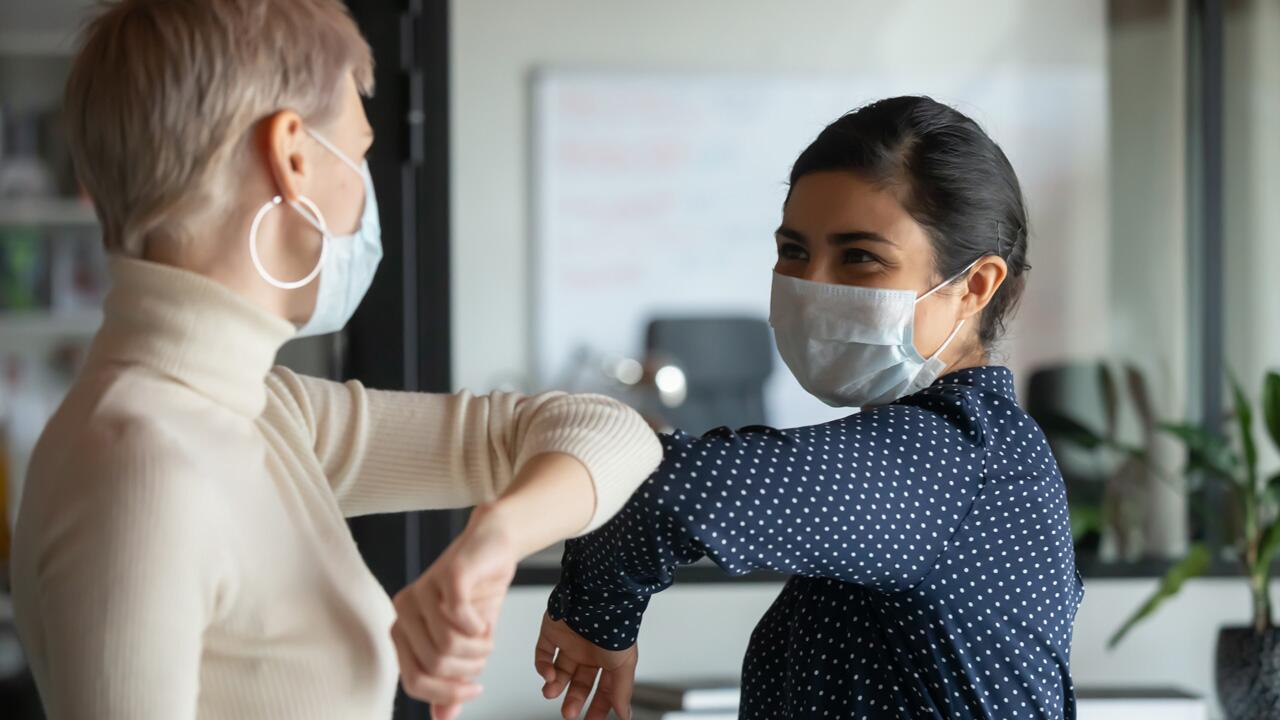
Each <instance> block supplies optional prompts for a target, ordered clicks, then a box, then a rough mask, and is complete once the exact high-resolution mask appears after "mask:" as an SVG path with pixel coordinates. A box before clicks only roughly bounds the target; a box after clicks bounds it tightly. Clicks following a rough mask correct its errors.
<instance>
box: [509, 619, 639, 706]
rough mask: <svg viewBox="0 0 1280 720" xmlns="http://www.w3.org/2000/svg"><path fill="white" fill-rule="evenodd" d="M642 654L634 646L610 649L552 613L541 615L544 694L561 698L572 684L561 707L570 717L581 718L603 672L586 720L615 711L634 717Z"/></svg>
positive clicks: (537, 663)
mask: <svg viewBox="0 0 1280 720" xmlns="http://www.w3.org/2000/svg"><path fill="white" fill-rule="evenodd" d="M638 659H639V653H638V651H637V650H636V646H635V645H632V646H631V647H629V648H627V649H626V650H616V651H615V650H605V649H604V648H601V647H599V646H597V645H595V644H593V643H592V642H591V641H590V640H587V639H586V638H584V637H582V636H581V635H579V634H578V633H576V632H574V631H573V630H572V629H571V628H570V627H569V626H568V625H566V624H564V623H563V622H561V621H559V620H552V619H551V617H550V616H548V615H546V614H544V615H543V616H542V631H541V633H539V635H538V645H537V649H536V651H535V653H534V659H533V666H534V668H535V669H536V670H537V671H538V674H539V675H541V676H542V679H543V680H544V681H545V683H546V684H545V685H543V686H542V695H543V696H544V697H546V698H547V699H548V700H550V699H552V698H557V697H559V696H560V693H562V692H564V689H565V688H566V687H568V688H569V694H568V695H566V696H565V698H564V704H563V705H561V707H560V715H561V716H562V717H564V718H565V720H576V718H578V716H579V715H580V714H581V713H582V706H583V705H585V704H586V702H587V696H588V695H590V694H591V688H592V686H594V685H595V684H596V675H597V674H599V676H600V686H599V688H597V689H596V696H595V697H594V698H592V700H591V707H590V708H588V709H587V717H586V720H605V719H606V718H607V717H608V715H609V710H610V709H612V710H613V711H614V712H615V713H617V715H618V717H620V718H623V719H624V720H630V718H631V690H632V688H633V687H635V682H636V661H637V660H638Z"/></svg>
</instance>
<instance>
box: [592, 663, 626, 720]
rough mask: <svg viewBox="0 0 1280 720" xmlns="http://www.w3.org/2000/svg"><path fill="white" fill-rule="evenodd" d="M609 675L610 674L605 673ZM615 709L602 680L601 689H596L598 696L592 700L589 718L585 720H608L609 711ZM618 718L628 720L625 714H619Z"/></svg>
mask: <svg viewBox="0 0 1280 720" xmlns="http://www.w3.org/2000/svg"><path fill="white" fill-rule="evenodd" d="M604 674H605V675H608V673H604ZM612 707H613V702H612V700H611V699H610V698H609V696H608V694H606V693H605V687H604V679H603V678H601V680H600V687H598V688H596V696H595V697H593V698H591V705H590V707H588V708H587V717H586V719H585V720H608V718H609V710H610V708H612ZM618 717H620V718H622V719H623V720H627V716H626V714H625V713H622V712H619V713H618Z"/></svg>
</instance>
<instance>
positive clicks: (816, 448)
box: [548, 390, 985, 650]
mask: <svg viewBox="0 0 1280 720" xmlns="http://www.w3.org/2000/svg"><path fill="white" fill-rule="evenodd" d="M914 402H916V403H917V406H905V405H891V406H884V407H879V408H875V409H874V410H870V411H866V412H863V413H859V414H857V415H852V416H850V417H848V418H844V419H841V420H837V421H834V422H831V423H827V424H825V425H816V426H813V427H806V428H796V429H790V430H779V429H774V428H765V427H751V428H744V429H742V430H740V431H737V432H734V431H731V430H729V429H728V428H719V429H716V430H713V431H711V432H709V433H707V434H706V435H703V436H702V437H700V438H694V437H690V436H689V435H686V434H684V433H679V432H677V433H676V434H674V435H671V436H665V437H664V438H663V445H664V449H665V459H664V460H663V462H662V465H661V467H659V469H658V471H657V472H655V473H654V474H653V476H652V477H651V478H650V479H649V480H648V482H646V483H645V484H644V485H643V486H642V487H641V488H640V490H639V491H637V492H636V494H635V495H634V496H632V498H631V500H630V501H629V502H628V503H627V504H626V506H625V507H624V508H623V509H622V511H621V512H619V513H618V515H617V516H616V517H614V518H613V519H612V520H610V521H609V522H608V523H607V524H606V525H604V526H603V527H602V528H600V529H599V530H597V531H596V532H593V533H591V534H589V535H586V536H583V537H580V538H577V539H574V540H571V541H569V542H568V543H567V544H566V548H565V553H564V559H563V562H562V567H563V571H562V573H561V579H560V583H559V584H558V585H557V586H556V588H555V590H554V591H553V592H552V595H551V599H550V602H549V604H548V610H549V612H550V613H551V616H552V617H553V618H556V619H564V620H565V621H566V622H567V623H568V624H569V626H570V627H572V628H573V629H574V630H575V631H577V632H578V633H579V634H581V635H583V636H584V637H586V638H587V639H588V640H590V641H592V642H593V643H595V644H597V645H599V646H601V647H605V648H609V649H614V650H618V649H622V648H626V647H629V646H630V645H631V644H632V643H634V642H635V638H636V634H637V632H638V630H639V625H640V617H641V615H642V614H643V612H644V610H645V608H646V606H647V605H648V602H649V598H650V596H652V595H653V594H655V593H657V592H659V591H661V590H663V589H665V588H667V587H668V586H670V585H671V583H672V581H673V580H674V571H675V569H676V568H677V567H678V566H680V565H686V564H689V563H692V562H694V561H696V560H698V559H700V558H702V557H704V556H705V557H708V558H710V559H711V560H712V561H714V562H715V563H716V564H717V565H719V566H720V567H721V568H723V569H724V570H725V571H727V572H729V573H730V574H733V575H741V574H744V573H748V572H751V571H753V570H762V569H768V570H774V571H777V572H781V573H786V574H795V575H806V576H810V577H824V578H831V579H834V580H839V581H841V582H846V583H852V584H857V585H863V586H866V587H870V588H873V589H875V590H877V591H880V592H885V593H893V592H901V591H903V590H905V589H908V588H910V587H912V586H914V585H915V584H916V583H918V582H920V581H921V580H922V579H923V578H924V577H925V575H926V574H927V573H928V572H929V571H930V570H931V569H932V568H933V565H934V563H935V562H936V560H937V559H938V557H939V556H940V555H941V554H942V552H943V550H944V548H945V547H946V546H947V543H948V542H949V541H950V539H951V537H952V535H953V534H954V533H955V531H956V529H957V528H958V527H959V526H960V524H961V522H962V521H963V520H964V518H965V517H966V515H967V514H968V512H969V509H970V507H971V506H972V503H973V501H974V498H975V497H976V496H977V493H978V491H979V490H980V487H981V483H982V480H981V478H982V468H983V463H984V460H983V458H984V456H985V451H984V449H983V446H982V430H981V427H980V425H979V423H978V421H977V420H976V418H975V414H976V413H975V412H974V411H973V409H972V408H970V407H969V406H968V403H967V401H966V399H965V397H964V396H963V394H962V393H960V392H958V391H943V390H940V391H934V392H930V393H922V394H921V395H920V396H918V397H916V398H915V400H914Z"/></svg>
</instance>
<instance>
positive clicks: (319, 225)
mask: <svg viewBox="0 0 1280 720" xmlns="http://www.w3.org/2000/svg"><path fill="white" fill-rule="evenodd" d="M283 201H284V198H282V197H280V196H279V195H277V196H275V197H273V198H271V199H270V200H268V201H267V203H266V204H265V205H263V206H262V207H261V208H258V214H257V215H254V216H253V224H252V225H250V226H249V257H250V258H251V259H252V260H253V267H254V268H256V269H257V271H258V274H259V275H261V276H262V279H263V280H266V281H267V282H268V283H270V284H272V285H274V286H275V287H278V288H280V289H281V290H297V289H298V288H300V287H303V286H304V285H307V284H308V283H310V282H311V281H312V280H315V279H316V276H317V275H319V274H320V268H322V267H324V261H325V258H327V257H328V255H329V226H328V225H326V224H325V222H324V215H321V214H320V208H318V207H316V204H315V203H313V202H311V200H310V199H308V198H307V197H306V196H305V195H299V196H298V202H300V203H302V205H304V206H305V207H306V209H307V210H309V211H310V212H311V213H312V215H314V217H307V213H305V212H303V209H302V208H301V207H298V205H297V203H295V202H294V201H292V200H290V201H289V206H290V207H292V208H293V209H294V210H296V211H297V212H298V214H299V215H301V216H302V217H304V218H306V220H307V222H309V223H311V226H312V227H314V228H315V229H316V230H319V231H320V236H321V245H320V260H319V261H318V262H317V263H316V266H315V267H314V268H312V270H311V272H310V273H308V274H307V276H306V277H304V278H302V279H301V280H293V281H285V280H279V279H277V278H276V277H274V276H273V275H272V274H271V273H269V272H267V269H266V268H265V267H263V265H262V259H261V258H259V257H258V226H259V225H261V224H262V218H264V217H266V216H267V213H269V212H271V211H272V210H274V209H276V207H277V206H278V205H279V204H280V203H281V202H283Z"/></svg>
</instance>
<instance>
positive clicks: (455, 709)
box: [431, 704, 462, 720]
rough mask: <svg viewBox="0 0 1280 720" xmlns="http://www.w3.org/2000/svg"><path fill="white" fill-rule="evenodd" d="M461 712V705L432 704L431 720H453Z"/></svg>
mask: <svg viewBox="0 0 1280 720" xmlns="http://www.w3.org/2000/svg"><path fill="white" fill-rule="evenodd" d="M461 714H462V706H461V705H439V704H436V705H432V706H431V720H454V718H456V717H458V716H459V715H461Z"/></svg>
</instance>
